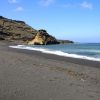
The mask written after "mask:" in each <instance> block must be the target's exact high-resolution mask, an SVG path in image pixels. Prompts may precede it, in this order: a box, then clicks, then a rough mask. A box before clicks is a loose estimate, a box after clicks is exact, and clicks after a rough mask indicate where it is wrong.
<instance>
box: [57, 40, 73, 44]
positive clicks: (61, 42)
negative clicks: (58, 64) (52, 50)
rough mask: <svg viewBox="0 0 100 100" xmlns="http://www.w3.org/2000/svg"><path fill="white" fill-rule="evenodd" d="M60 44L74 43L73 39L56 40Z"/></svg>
mask: <svg viewBox="0 0 100 100" xmlns="http://www.w3.org/2000/svg"><path fill="white" fill-rule="evenodd" d="M58 41H59V42H60V44H68V43H74V42H73V41H70V40H58Z"/></svg>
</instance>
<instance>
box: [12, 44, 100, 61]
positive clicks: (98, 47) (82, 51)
mask: <svg viewBox="0 0 100 100" xmlns="http://www.w3.org/2000/svg"><path fill="white" fill-rule="evenodd" d="M10 47H12V48H18V49H27V50H34V51H40V52H42V53H48V54H55V55H59V56H64V57H72V58H81V59H87V60H94V61H100V43H75V44H57V45H17V46H10Z"/></svg>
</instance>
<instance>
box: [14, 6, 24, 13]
mask: <svg viewBox="0 0 100 100" xmlns="http://www.w3.org/2000/svg"><path fill="white" fill-rule="evenodd" d="M23 10H24V8H23V7H21V6H19V7H17V8H16V9H15V11H18V12H20V11H23Z"/></svg>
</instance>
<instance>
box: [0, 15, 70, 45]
mask: <svg viewBox="0 0 100 100" xmlns="http://www.w3.org/2000/svg"><path fill="white" fill-rule="evenodd" d="M4 40H6V41H10V42H16V43H20V42H21V43H28V44H35V45H47V44H59V43H72V41H63V40H60V41H58V40H57V39H56V38H55V37H53V36H51V35H49V34H48V33H47V32H46V30H43V29H42V30H36V29H34V28H32V27H31V26H29V25H27V24H26V23H25V22H24V21H18V20H12V19H8V18H5V17H3V16H0V41H4Z"/></svg>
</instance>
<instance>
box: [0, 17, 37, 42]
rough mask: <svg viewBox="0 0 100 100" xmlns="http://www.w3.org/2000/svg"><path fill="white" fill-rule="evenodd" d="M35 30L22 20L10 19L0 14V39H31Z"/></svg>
mask: <svg viewBox="0 0 100 100" xmlns="http://www.w3.org/2000/svg"><path fill="white" fill-rule="evenodd" d="M36 33H37V30H35V29H33V28H32V27H30V26H29V25H27V24H26V23H25V22H23V21H17V20H11V19H7V18H4V17H2V16H0V40H9V41H11V40H21V41H26V40H31V39H32V38H33V37H34V36H35V34H36Z"/></svg>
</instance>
